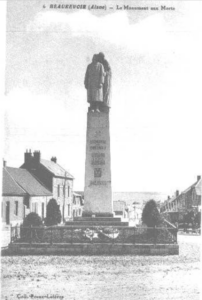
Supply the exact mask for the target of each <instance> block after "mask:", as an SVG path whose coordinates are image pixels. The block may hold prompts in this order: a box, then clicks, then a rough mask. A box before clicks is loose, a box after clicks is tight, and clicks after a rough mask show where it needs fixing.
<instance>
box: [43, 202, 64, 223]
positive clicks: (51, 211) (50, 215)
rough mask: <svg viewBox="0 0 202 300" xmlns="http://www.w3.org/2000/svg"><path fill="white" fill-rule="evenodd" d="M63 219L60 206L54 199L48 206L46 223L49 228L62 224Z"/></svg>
mask: <svg viewBox="0 0 202 300" xmlns="http://www.w3.org/2000/svg"><path fill="white" fill-rule="evenodd" d="M61 219H62V216H61V212H60V208H59V205H58V204H57V202H56V200H55V199H54V198H52V199H51V200H50V201H49V202H48V205H47V210H46V220H45V223H46V225H47V226H52V225H57V224H59V223H60V222H61Z"/></svg>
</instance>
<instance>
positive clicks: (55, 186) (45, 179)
mask: <svg viewBox="0 0 202 300" xmlns="http://www.w3.org/2000/svg"><path fill="white" fill-rule="evenodd" d="M21 168H22V169H26V170H28V171H29V172H31V173H32V174H33V175H34V176H35V177H36V178H37V179H38V180H39V181H40V182H42V183H43V184H44V186H45V187H46V188H47V189H48V190H49V191H50V192H51V193H52V196H53V198H54V199H55V200H56V201H57V203H58V205H60V211H61V214H62V221H63V222H64V221H67V220H71V219H72V217H73V215H72V205H73V180H74V178H73V176H72V175H71V174H70V173H69V172H67V171H66V170H65V169H64V168H62V167H61V166H60V165H59V164H58V163H57V158H56V157H52V158H51V160H50V161H49V160H45V159H42V158H41V153H40V151H35V152H34V153H33V154H32V153H31V151H29V152H28V151H26V152H25V154H24V164H23V165H22V166H21Z"/></svg>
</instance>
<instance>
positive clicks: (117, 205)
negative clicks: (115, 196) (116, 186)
mask: <svg viewBox="0 0 202 300" xmlns="http://www.w3.org/2000/svg"><path fill="white" fill-rule="evenodd" d="M113 211H114V214H115V216H117V217H121V218H123V219H128V210H127V206H126V202H125V201H123V200H118V201H113Z"/></svg>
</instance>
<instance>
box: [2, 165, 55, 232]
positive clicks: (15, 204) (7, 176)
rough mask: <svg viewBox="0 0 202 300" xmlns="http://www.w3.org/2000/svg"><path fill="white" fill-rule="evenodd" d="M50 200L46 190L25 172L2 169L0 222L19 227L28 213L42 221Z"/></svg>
mask: <svg viewBox="0 0 202 300" xmlns="http://www.w3.org/2000/svg"><path fill="white" fill-rule="evenodd" d="M51 198H52V193H51V192H50V191H49V190H47V189H46V188H45V187H44V186H43V185H42V184H41V183H40V182H38V180H37V179H36V178H35V177H34V176H33V175H32V174H31V173H30V172H28V171H27V170H25V169H20V168H12V167H4V168H3V197H2V222H3V223H4V224H6V225H12V226H15V225H20V224H21V223H22V222H23V220H24V218H25V217H26V216H27V215H28V214H29V213H30V212H35V213H37V214H38V215H39V216H40V217H41V218H42V220H44V219H45V217H46V206H47V204H48V201H49V200H50V199H51Z"/></svg>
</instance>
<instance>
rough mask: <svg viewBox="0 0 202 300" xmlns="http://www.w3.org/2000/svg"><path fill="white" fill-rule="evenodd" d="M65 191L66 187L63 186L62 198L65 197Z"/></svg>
mask: <svg viewBox="0 0 202 300" xmlns="http://www.w3.org/2000/svg"><path fill="white" fill-rule="evenodd" d="M65 189H66V186H65V185H63V196H64V197H65Z"/></svg>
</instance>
